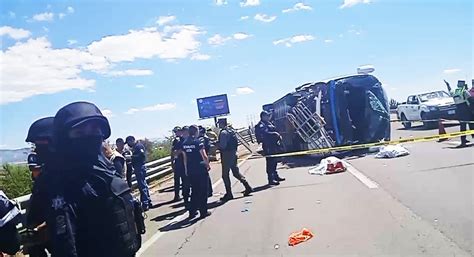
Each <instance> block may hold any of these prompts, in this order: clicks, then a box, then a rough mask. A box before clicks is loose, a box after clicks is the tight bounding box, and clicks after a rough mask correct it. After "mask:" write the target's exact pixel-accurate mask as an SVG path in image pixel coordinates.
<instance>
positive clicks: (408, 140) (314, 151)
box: [265, 130, 474, 157]
mask: <svg viewBox="0 0 474 257" xmlns="http://www.w3.org/2000/svg"><path fill="white" fill-rule="evenodd" d="M468 135H474V130H467V131H462V132H453V133H447V134H443V135H433V136H425V137H415V138H402V139H398V140H393V141H381V142H377V143H368V144H360V145H347V146H336V147H330V148H323V149H312V150H305V151H299V152H289V153H281V154H272V155H266V156H265V157H288V156H298V155H308V154H320V153H328V152H338V151H348V150H358V149H366V148H369V147H373V146H384V145H397V144H402V143H416V142H429V141H434V140H437V139H449V138H455V137H460V136H468Z"/></svg>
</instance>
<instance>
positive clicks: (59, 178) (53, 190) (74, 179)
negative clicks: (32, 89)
mask: <svg viewBox="0 0 474 257" xmlns="http://www.w3.org/2000/svg"><path fill="white" fill-rule="evenodd" d="M90 119H93V120H94V121H96V122H100V124H101V127H102V129H101V130H102V135H97V136H96V135H87V136H82V137H79V138H70V137H69V136H68V132H69V131H70V130H71V128H72V127H73V126H76V125H77V124H80V123H81V122H87V121H88V120H90ZM54 129H55V133H56V137H57V144H56V145H55V147H56V148H57V149H58V152H57V158H56V159H57V161H56V162H55V163H53V164H52V165H50V166H48V167H47V168H46V172H45V173H44V174H42V175H45V176H46V177H44V178H43V179H42V180H41V181H44V183H46V184H45V185H42V186H44V188H45V189H46V192H45V195H46V197H45V199H46V201H45V203H44V205H45V206H44V208H45V209H46V210H47V219H46V222H47V225H48V229H49V232H50V237H51V241H52V256H53V257H56V256H57V257H108V256H110V257H111V256H114V257H131V256H134V255H135V253H136V252H137V251H138V249H139V247H140V235H139V233H138V231H139V229H138V226H137V224H138V220H139V219H140V216H139V215H136V213H135V210H136V209H135V208H136V206H137V204H136V201H134V199H133V197H132V195H131V191H130V188H129V187H128V185H127V184H126V182H125V181H124V180H123V179H121V178H120V177H119V176H117V175H116V174H115V170H114V167H113V165H111V163H110V162H109V161H107V160H106V159H105V158H104V157H103V156H102V155H101V154H100V151H101V145H102V141H103V140H104V139H106V138H108V137H109V136H110V127H109V125H108V121H107V119H106V118H105V117H104V116H103V115H102V114H101V113H100V110H99V109H98V108H97V107H96V106H95V105H93V104H90V103H86V102H77V103H72V104H70V105H67V106H65V107H63V108H61V109H60V110H59V111H58V113H57V114H56V116H55V121H54ZM38 182H40V181H38ZM38 186H40V185H38Z"/></svg>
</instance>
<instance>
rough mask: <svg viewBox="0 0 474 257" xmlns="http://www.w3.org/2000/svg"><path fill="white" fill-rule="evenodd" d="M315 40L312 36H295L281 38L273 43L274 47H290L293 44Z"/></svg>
mask: <svg viewBox="0 0 474 257" xmlns="http://www.w3.org/2000/svg"><path fill="white" fill-rule="evenodd" d="M315 39H316V38H315V37H314V36H312V35H296V36H292V37H288V38H283V39H279V40H275V41H273V44H274V45H280V44H284V45H285V46H286V47H291V46H292V45H293V44H295V43H302V42H306V41H312V40H315Z"/></svg>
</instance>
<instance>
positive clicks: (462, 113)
mask: <svg viewBox="0 0 474 257" xmlns="http://www.w3.org/2000/svg"><path fill="white" fill-rule="evenodd" d="M452 96H453V99H454V103H455V104H456V112H457V115H458V118H459V123H460V130H461V132H462V131H466V128H467V125H468V124H469V129H474V123H473V120H474V119H473V114H472V112H471V110H470V108H469V100H468V99H469V97H470V94H469V92H468V91H467V85H466V82H465V81H463V80H459V81H458V85H457V88H456V89H455V90H454V92H453V93H452ZM472 137H473V138H474V135H472ZM467 143H469V141H468V140H467V139H466V136H462V137H461V144H460V145H459V146H458V147H465V146H466V145H467Z"/></svg>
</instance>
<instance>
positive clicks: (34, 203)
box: [25, 117, 54, 257]
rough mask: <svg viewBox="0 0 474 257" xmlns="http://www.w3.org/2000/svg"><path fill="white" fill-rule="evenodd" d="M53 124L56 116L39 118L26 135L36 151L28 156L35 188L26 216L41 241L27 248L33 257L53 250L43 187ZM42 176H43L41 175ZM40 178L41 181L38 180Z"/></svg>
mask: <svg viewBox="0 0 474 257" xmlns="http://www.w3.org/2000/svg"><path fill="white" fill-rule="evenodd" d="M53 124H54V117H46V118H42V119H39V120H37V121H35V122H33V124H31V126H30V129H29V130H28V135H27V137H26V140H25V141H26V142H28V143H33V144H34V147H35V150H34V153H32V154H30V155H29V156H28V167H29V168H30V170H31V172H32V179H33V182H34V184H33V189H32V193H31V197H30V206H29V208H28V211H27V216H26V227H27V228H28V229H32V230H33V231H34V232H37V233H38V237H39V238H40V239H41V242H35V244H34V245H33V246H31V247H29V248H28V249H27V252H28V254H29V255H30V256H31V257H43V256H44V257H46V256H48V254H47V253H46V249H48V251H51V248H50V244H49V240H48V236H47V230H46V223H45V221H46V212H45V208H44V205H43V204H44V201H45V195H44V194H45V193H46V189H44V188H42V185H44V183H43V182H42V181H41V180H42V179H43V177H44V176H43V174H42V173H43V172H44V171H45V170H46V166H47V165H49V163H51V162H52V160H53V154H54V153H53V146H52V145H53ZM40 176H41V177H40ZM38 180H39V182H37V181H38Z"/></svg>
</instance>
